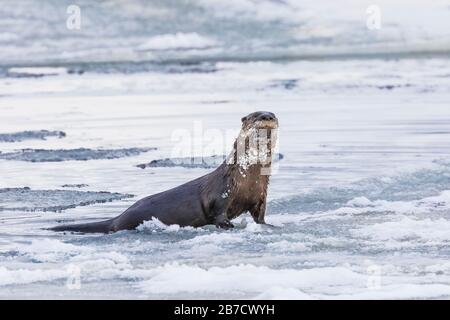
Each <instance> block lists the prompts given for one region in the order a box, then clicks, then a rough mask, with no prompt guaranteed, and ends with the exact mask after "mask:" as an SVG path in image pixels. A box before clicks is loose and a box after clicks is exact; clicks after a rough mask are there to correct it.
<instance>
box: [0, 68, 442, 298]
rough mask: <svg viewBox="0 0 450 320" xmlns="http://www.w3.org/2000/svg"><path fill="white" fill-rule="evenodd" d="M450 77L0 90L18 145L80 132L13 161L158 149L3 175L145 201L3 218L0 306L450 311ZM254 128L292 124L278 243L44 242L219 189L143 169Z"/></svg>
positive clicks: (275, 197)
mask: <svg viewBox="0 0 450 320" xmlns="http://www.w3.org/2000/svg"><path fill="white" fill-rule="evenodd" d="M449 66H450V65H449V61H448V60H445V59H442V60H441V59H437V60H399V61H379V60H366V61H364V60H359V61H349V60H347V61H321V62H301V63H285V64H273V63H248V64H236V63H229V64H221V65H220V68H218V71H217V72H215V73H191V74H181V73H177V74H174V73H171V74H166V73H164V74H160V73H151V72H149V73H143V74H139V73H136V74H131V75H130V74H127V75H119V74H118V75H114V74H109V75H97V74H93V73H86V74H83V75H64V76H55V77H43V78H39V79H29V78H20V79H12V80H11V79H8V80H5V79H0V95H1V94H2V93H5V94H7V95H8V96H3V97H2V98H1V99H0V113H1V118H2V126H3V127H2V131H3V132H18V131H21V130H39V129H40V128H48V129H49V130H62V131H65V132H67V137H66V138H64V139H48V140H45V141H43V140H29V141H22V142H15V143H8V144H0V150H1V151H2V152H3V153H8V152H14V151H16V150H20V149H26V148H31V149H52V150H60V149H77V148H80V147H82V148H89V149H93V150H97V149H101V148H104V149H120V148H130V147H137V148H145V147H148V146H152V147H153V146H154V147H157V148H158V149H157V150H154V151H152V152H148V153H140V154H136V155H132V156H129V157H123V158H117V159H95V160H89V161H61V162H26V161H11V160H4V159H2V160H0V188H19V187H23V186H28V187H30V188H31V190H49V191H51V190H59V189H61V188H62V187H61V186H62V185H72V186H73V187H72V188H71V187H68V188H64V191H79V192H81V191H89V192H100V191H107V192H111V193H114V192H118V193H120V194H134V195H136V198H126V199H122V200H117V201H113V202H107V203H98V204H93V205H89V206H80V207H75V208H71V209H67V210H63V211H62V212H28V211H25V210H23V211H8V210H4V211H2V212H1V213H0V296H1V297H2V298H6V297H9V298H11V297H12V298H18V297H22V298H119V297H121V298H194V299H203V298H265V299H270V298H302V299H304V298H312V299H328V298H389V299H390V298H393V299H395V298H441V297H449V296H450V263H449V257H450V233H449V232H448V230H449V228H450V218H449V213H450V162H449V155H450V144H449V135H448V132H450V112H449V109H448V108H449V106H448V102H449V99H450V95H449V92H450V90H449V88H450V84H449V79H450V78H449V76H448V72H447V71H446V70H448V67H449ZM290 79H300V80H299V81H297V82H295V86H293V85H291V84H292V83H291V82H289V81H290ZM280 80H283V81H284V80H285V82H281V83H280ZM6 82H8V85H6V84H5V83H6ZM57 83H59V85H56V84H57ZM94 83H95V86H94V85H92V86H91V85H90V84H94ZM274 83H280V85H276V86H274V85H273V84H274ZM286 86H287V87H286ZM387 86H393V87H392V88H391V87H389V88H388V87H387ZM24 88H27V90H28V91H27V90H25V89H24ZM112 89H114V94H115V95H114V96H112ZM211 92H214V93H211ZM217 101H221V102H223V103H217ZM255 110H270V111H273V112H275V113H276V114H277V116H278V118H279V122H280V133H279V138H280V141H279V152H280V153H282V154H283V155H285V158H284V159H283V160H282V161H279V162H278V163H277V167H276V168H277V170H275V173H274V175H273V177H272V180H271V184H270V187H269V204H268V212H267V218H266V220H267V222H268V223H271V224H273V225H274V226H275V227H268V226H260V225H256V224H255V223H253V222H252V221H251V218H250V216H249V215H243V216H241V217H239V218H237V219H235V220H234V221H233V222H234V223H235V225H236V228H235V229H233V230H230V231H223V230H218V229H216V228H215V227H211V226H208V227H204V228H199V229H192V228H179V227H178V226H169V227H166V226H164V225H161V224H160V223H158V222H157V221H152V222H146V223H145V224H144V225H142V226H141V227H140V228H139V230H136V231H122V232H118V233H115V234H110V235H100V234H90V235H80V234H64V233H54V232H51V231H48V230H43V229H44V228H48V227H51V226H55V225H56V224H58V223H60V222H64V223H66V222H67V221H70V222H87V221H89V222H91V221H98V220H102V219H107V218H110V217H114V216H116V215H118V214H120V213H121V212H123V211H124V210H125V209H126V208H128V207H129V206H130V205H131V204H132V203H134V202H135V201H136V199H138V198H141V197H144V196H146V195H149V194H153V193H157V192H160V191H164V190H167V189H169V188H171V187H174V186H177V185H179V184H181V183H183V182H186V181H188V180H191V179H194V178H196V177H199V176H201V175H203V174H206V173H208V172H210V170H211V169H204V168H183V167H168V168H166V167H150V168H146V170H141V169H139V168H137V167H136V165H138V164H141V163H149V162H151V161H152V160H156V159H166V158H176V156H174V154H173V147H174V145H178V146H179V145H180V141H176V140H174V139H173V136H172V133H173V132H174V131H175V130H178V129H180V128H181V129H185V130H187V132H193V131H195V128H196V123H197V122H198V121H201V125H202V127H203V129H204V130H205V132H206V131H207V130H219V131H220V132H224V131H225V130H229V129H233V130H235V132H237V131H238V129H239V126H240V118H241V117H242V116H243V115H245V114H247V113H249V112H251V111H255ZM25 115H26V116H25ZM3 121H4V122H3ZM208 132H209V133H211V134H212V133H213V132H214V131H208ZM193 134H194V133H193ZM208 136H210V135H206V137H205V140H202V141H203V142H202V143H203V144H205V145H208V146H209V147H211V144H213V145H216V147H217V148H215V149H214V148H212V149H213V150H211V148H208V150H209V151H210V153H208V154H207V155H211V154H227V153H228V152H229V151H230V148H231V143H232V138H231V140H229V139H228V138H227V139H223V140H220V139H219V140H214V142H212V141H211V140H206V138H207V137H208ZM232 136H233V135H231V137H232ZM181 145H186V147H189V143H187V142H186V143H184V142H183V143H181ZM192 149H193V150H196V149H195V148H194V147H192ZM193 156H199V154H198V153H196V152H194V154H193ZM76 185H87V186H83V187H82V190H79V188H77V187H76ZM66 189H67V190H66ZM36 196H38V194H36ZM66 196H67V197H68V198H70V199H71V200H72V199H76V194H71V193H68V194H64V198H65V197H66ZM93 196H97V195H95V194H93ZM28 197H31V198H27V199H28V200H27V201H38V199H39V198H38V197H36V198H33V194H31V193H30V194H29V195H28ZM77 270H78V271H79V272H80V276H81V278H80V280H81V282H80V287H79V288H78V287H77V286H76V285H75V286H74V285H73V284H74V283H75V284H76V281H75V282H74V279H75V280H76V278H77V276H76V275H77V274H78V273H77V272H78V271H77Z"/></svg>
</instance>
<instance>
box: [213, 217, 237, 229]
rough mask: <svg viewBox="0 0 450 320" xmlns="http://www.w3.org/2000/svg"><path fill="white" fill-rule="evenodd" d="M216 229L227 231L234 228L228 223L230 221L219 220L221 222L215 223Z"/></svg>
mask: <svg viewBox="0 0 450 320" xmlns="http://www.w3.org/2000/svg"><path fill="white" fill-rule="evenodd" d="M216 227H217V228H222V229H225V230H228V229H231V228H234V224H232V223H231V222H230V220H228V219H225V220H221V221H216Z"/></svg>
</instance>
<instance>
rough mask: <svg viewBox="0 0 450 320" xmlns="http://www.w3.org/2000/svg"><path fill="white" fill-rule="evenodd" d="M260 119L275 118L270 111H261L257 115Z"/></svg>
mask: <svg viewBox="0 0 450 320" xmlns="http://www.w3.org/2000/svg"><path fill="white" fill-rule="evenodd" d="M259 119H260V120H267V121H269V120H275V117H274V116H273V115H271V114H270V113H263V114H261V115H260V116H259Z"/></svg>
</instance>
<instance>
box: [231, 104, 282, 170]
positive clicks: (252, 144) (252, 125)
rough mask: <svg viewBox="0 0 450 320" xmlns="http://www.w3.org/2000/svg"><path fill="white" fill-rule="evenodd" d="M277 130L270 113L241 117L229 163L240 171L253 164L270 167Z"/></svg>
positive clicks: (274, 118)
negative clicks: (234, 164) (239, 129)
mask: <svg viewBox="0 0 450 320" xmlns="http://www.w3.org/2000/svg"><path fill="white" fill-rule="evenodd" d="M277 129H278V119H277V117H276V116H275V114H273V113H272V112H267V111H257V112H253V113H250V114H249V115H247V116H245V117H243V118H242V128H241V132H240V133H239V136H238V138H237V139H236V142H235V145H234V146H235V147H234V150H233V153H232V155H231V156H230V157H229V161H232V162H234V163H237V164H238V165H239V167H240V168H241V169H242V170H247V169H248V168H249V167H250V166H251V165H255V164H256V165H263V166H269V167H270V164H271V158H272V151H273V150H274V148H275V145H276V140H277ZM229 163H230V162H229ZM242 170H240V171H242ZM241 173H242V172H241Z"/></svg>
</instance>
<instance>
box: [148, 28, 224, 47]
mask: <svg viewBox="0 0 450 320" xmlns="http://www.w3.org/2000/svg"><path fill="white" fill-rule="evenodd" d="M218 45H219V42H217V41H216V40H214V39H211V38H208V37H205V36H201V35H199V34H198V33H195V32H192V33H181V32H178V33H176V34H162V35H158V36H154V37H152V38H150V39H148V40H147V41H146V42H145V43H143V44H142V45H141V46H140V47H139V49H141V50H181V49H185V50H186V49H207V48H212V47H216V46H218Z"/></svg>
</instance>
